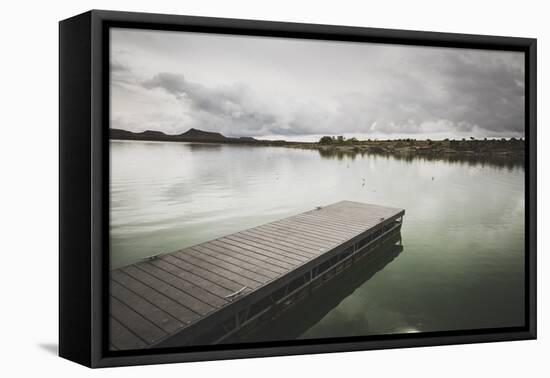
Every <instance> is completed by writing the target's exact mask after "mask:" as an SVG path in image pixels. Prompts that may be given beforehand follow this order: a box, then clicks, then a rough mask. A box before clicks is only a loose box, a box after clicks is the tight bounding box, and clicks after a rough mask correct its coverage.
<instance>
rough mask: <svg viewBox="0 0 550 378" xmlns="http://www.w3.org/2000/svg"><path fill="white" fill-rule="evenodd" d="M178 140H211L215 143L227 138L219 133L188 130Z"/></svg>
mask: <svg viewBox="0 0 550 378" xmlns="http://www.w3.org/2000/svg"><path fill="white" fill-rule="evenodd" d="M177 138H178V139H191V140H211V141H215V142H225V141H227V139H230V138H227V137H225V136H223V135H222V134H220V133H214V132H211V131H203V130H197V129H189V130H187V131H186V132H184V133H183V134H180V135H178V136H177Z"/></svg>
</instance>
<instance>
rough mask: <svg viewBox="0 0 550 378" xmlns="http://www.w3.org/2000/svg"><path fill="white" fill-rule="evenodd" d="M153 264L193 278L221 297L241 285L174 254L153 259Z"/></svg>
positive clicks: (179, 275)
mask: <svg viewBox="0 0 550 378" xmlns="http://www.w3.org/2000/svg"><path fill="white" fill-rule="evenodd" d="M151 264H152V265H154V266H156V267H158V268H160V269H162V270H165V271H167V272H169V273H171V274H173V275H175V276H178V277H180V278H182V279H184V280H192V281H193V283H195V284H197V285H200V286H201V287H202V288H203V289H204V290H207V291H209V292H211V293H213V294H216V295H218V296H219V297H221V298H224V297H225V296H226V295H228V294H231V293H232V292H234V291H235V290H238V289H239V288H240V287H241V286H240V285H239V284H238V283H237V282H234V281H231V280H228V279H226V278H225V277H222V276H219V275H214V274H212V272H210V271H207V270H204V269H202V268H201V267H199V266H196V265H193V264H189V263H187V262H186V261H184V260H181V259H178V258H176V257H174V256H170V255H168V256H164V257H163V258H162V259H161V260H157V261H152V262H151Z"/></svg>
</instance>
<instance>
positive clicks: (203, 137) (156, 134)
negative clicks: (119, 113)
mask: <svg viewBox="0 0 550 378" xmlns="http://www.w3.org/2000/svg"><path fill="white" fill-rule="evenodd" d="M109 137H110V139H118V140H150V141H165V142H202V143H258V142H259V141H258V140H257V139H254V138H252V137H240V138H229V137H226V136H224V135H222V134H220V133H215V132H211V131H203V130H198V129H189V130H187V131H186V132H184V133H183V134H177V135H169V134H165V133H163V132H162V131H153V130H147V131H143V132H141V133H134V132H131V131H127V130H121V129H110V132H109Z"/></svg>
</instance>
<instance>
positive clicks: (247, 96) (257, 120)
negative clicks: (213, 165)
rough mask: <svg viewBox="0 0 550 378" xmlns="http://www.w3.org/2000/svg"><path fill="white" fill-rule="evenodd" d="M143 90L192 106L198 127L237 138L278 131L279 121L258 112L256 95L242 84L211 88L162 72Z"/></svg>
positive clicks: (273, 116) (144, 85)
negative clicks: (171, 96) (171, 97)
mask: <svg viewBox="0 0 550 378" xmlns="http://www.w3.org/2000/svg"><path fill="white" fill-rule="evenodd" d="M142 86H143V87H144V88H146V89H162V90H164V91H166V92H167V93H169V94H171V95H173V96H175V97H176V98H177V99H178V100H180V101H182V102H184V103H186V104H188V105H189V106H190V108H191V111H192V112H193V118H194V120H195V122H196V123H197V125H196V127H199V126H198V125H203V126H202V127H203V128H204V127H205V126H209V127H215V128H216V130H224V131H225V132H227V133H229V134H237V135H241V134H242V135H259V134H261V133H262V132H270V131H271V130H273V129H276V128H277V117H276V116H275V115H273V114H270V113H268V112H266V111H261V110H258V109H257V107H258V106H257V104H256V103H255V100H254V98H253V95H252V93H251V92H250V90H249V89H248V87H246V86H245V85H242V84H241V85H232V86H227V87H219V88H207V87H205V86H203V85H200V84H197V83H193V82H190V81H187V80H186V79H185V77H184V76H183V75H179V74H174V73H168V72H162V73H159V74H157V75H155V76H154V77H152V78H151V79H149V80H146V81H144V82H143V83H142ZM234 126H238V127H237V128H235V127H234ZM246 133H248V134H246Z"/></svg>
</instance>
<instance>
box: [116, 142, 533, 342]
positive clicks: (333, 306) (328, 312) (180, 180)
mask: <svg viewBox="0 0 550 378" xmlns="http://www.w3.org/2000/svg"><path fill="white" fill-rule="evenodd" d="M524 174H525V172H524V168H523V166H521V165H517V164H512V165H506V164H498V165H497V164H487V163H486V164H480V163H476V162H475V161H471V160H470V161H468V162H460V161H453V162H450V161H441V160H425V159H396V158H393V157H381V156H367V155H364V156H361V155H354V156H345V155H340V156H332V155H330V154H321V153H319V152H318V151H316V150H302V149H292V148H285V147H251V146H237V145H216V144H191V143H162V142H137V141H131V142H122V141H112V142H111V190H110V194H111V213H110V214H111V215H110V217H111V219H110V227H111V243H110V247H111V268H117V267H121V266H124V265H128V264H131V263H134V262H136V261H138V260H140V259H141V258H143V257H145V256H150V255H153V254H156V253H161V252H171V251H174V250H177V249H182V248H185V247H188V246H191V245H194V244H197V243H201V242H204V241H208V240H211V239H213V238H216V237H220V236H223V235H226V234H230V233H234V232H237V231H241V230H243V229H246V228H250V227H255V226H257V225H260V224H263V223H266V222H270V221H274V220H277V219H280V218H284V217H287V216H291V215H294V214H297V213H300V212H303V211H307V210H311V209H312V208H314V207H316V206H322V205H328V204H331V203H333V202H337V201H341V200H351V201H359V202H366V203H373V204H379V205H387V206H392V207H401V208H404V209H405V210H406V214H405V218H404V224H403V228H402V243H403V246H402V249H400V250H399V251H397V252H396V251H395V250H393V251H391V252H388V253H389V254H390V255H391V257H388V256H386V257H384V254H382V256H379V257H378V258H379V260H377V262H376V264H377V265H376V266H377V269H375V270H374V271H371V270H372V269H370V270H369V264H366V265H365V269H364V270H361V269H358V270H357V272H356V273H354V274H355V275H363V277H359V278H357V279H353V282H346V280H343V281H341V282H336V283H335V284H334V285H333V286H334V287H332V288H331V289H330V290H328V291H327V292H326V293H324V295H325V296H326V295H327V293H332V294H329V295H331V298H329V299H323V297H320V298H317V299H316V301H317V302H316V303H317V306H318V307H319V310H318V312H317V316H312V315H306V314H304V312H303V311H301V312H300V311H294V313H292V312H291V313H289V314H287V315H285V318H284V321H282V322H281V321H280V322H278V323H277V322H275V323H274V324H273V326H272V327H271V329H270V332H269V333H268V332H266V333H263V334H253V335H250V337H251V339H250V340H249V341H255V340H260V339H262V338H264V339H265V338H267V339H273V338H281V339H288V338H318V337H335V336H348V335H368V334H381V333H402V332H419V331H420V332H421V331H441V330H454V329H476V328H486V327H507V326H521V325H523V323H524V317H523V309H524V231H525V230H524V216H525V198H524ZM314 302H315V299H314V300H313V302H312V303H314ZM311 308H316V307H315V306H312V307H311ZM289 322H292V323H295V324H296V325H298V324H299V325H300V326H299V327H287V326H285V324H287V325H288V324H289ZM291 328H292V329H291Z"/></svg>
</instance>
